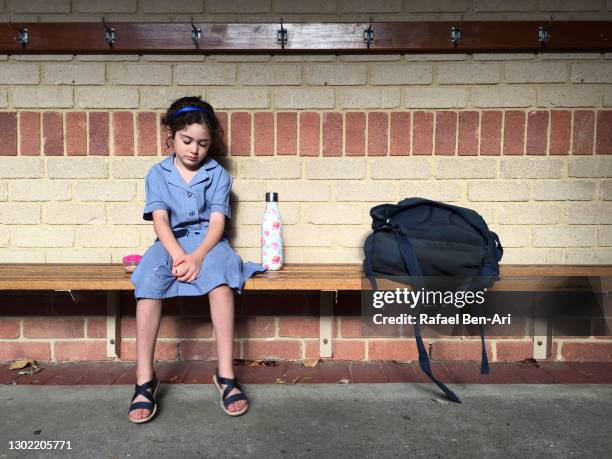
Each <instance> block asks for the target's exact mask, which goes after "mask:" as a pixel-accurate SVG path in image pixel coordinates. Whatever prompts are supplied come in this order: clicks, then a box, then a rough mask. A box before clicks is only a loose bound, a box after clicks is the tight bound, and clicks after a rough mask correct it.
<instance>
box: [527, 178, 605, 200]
mask: <svg viewBox="0 0 612 459" xmlns="http://www.w3.org/2000/svg"><path fill="white" fill-rule="evenodd" d="M594 194H595V183H594V182H586V181H577V180H562V181H561V180H546V181H538V182H536V183H534V184H533V197H534V199H535V200H536V201H590V200H592V199H593V196H594Z"/></svg>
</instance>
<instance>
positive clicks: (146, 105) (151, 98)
mask: <svg viewBox="0 0 612 459" xmlns="http://www.w3.org/2000/svg"><path fill="white" fill-rule="evenodd" d="M147 56H148V55H144V56H142V58H143V59H145V58H146V57H147ZM183 57H187V56H185V55H183ZM192 57H193V56H192ZM186 89H187V88H183V87H181V86H178V87H175V88H173V87H163V86H161V87H160V86H151V87H143V88H141V89H140V94H141V99H140V106H141V108H143V109H146V110H153V109H159V110H164V111H166V110H167V109H168V107H169V106H170V105H171V104H172V102H174V101H175V100H177V99H179V98H181V97H183V96H184V95H185V90H186ZM190 93H191V94H192V95H195V96H198V95H199V96H201V97H202V98H204V90H201V91H197V90H195V89H193V88H190Z"/></svg>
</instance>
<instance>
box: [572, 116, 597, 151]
mask: <svg viewBox="0 0 612 459" xmlns="http://www.w3.org/2000/svg"><path fill="white" fill-rule="evenodd" d="M594 139H595V112H594V111H593V110H576V111H575V112H574V130H573V139H572V153H573V154H574V155H592V154H593V145H594Z"/></svg>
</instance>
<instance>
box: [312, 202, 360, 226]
mask: <svg viewBox="0 0 612 459" xmlns="http://www.w3.org/2000/svg"><path fill="white" fill-rule="evenodd" d="M303 212H304V222H305V223H312V224H314V225H321V224H322V225H359V224H361V223H363V220H364V217H365V212H364V209H363V207H362V206H361V205H359V204H334V203H331V204H316V205H310V204H308V205H304V206H303Z"/></svg>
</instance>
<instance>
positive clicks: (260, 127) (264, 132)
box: [253, 112, 274, 156]
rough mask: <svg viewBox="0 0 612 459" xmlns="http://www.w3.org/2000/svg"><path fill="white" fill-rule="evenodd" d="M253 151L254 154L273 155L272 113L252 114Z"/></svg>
mask: <svg viewBox="0 0 612 459" xmlns="http://www.w3.org/2000/svg"><path fill="white" fill-rule="evenodd" d="M253 137H254V139H253V153H254V154H255V156H269V155H274V114H273V113H272V112H257V113H255V114H254V115H253Z"/></svg>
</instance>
